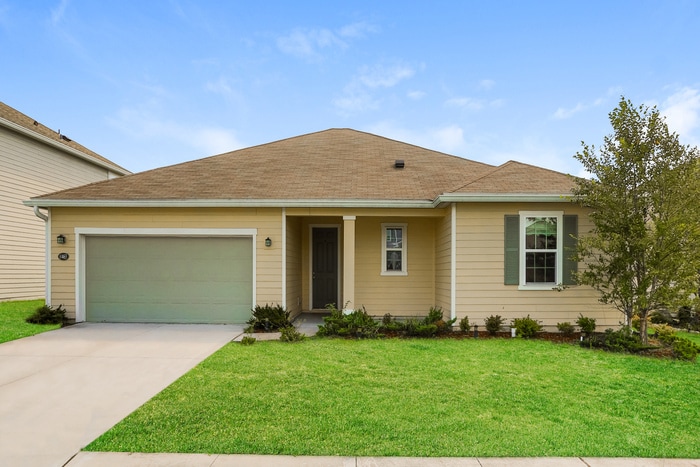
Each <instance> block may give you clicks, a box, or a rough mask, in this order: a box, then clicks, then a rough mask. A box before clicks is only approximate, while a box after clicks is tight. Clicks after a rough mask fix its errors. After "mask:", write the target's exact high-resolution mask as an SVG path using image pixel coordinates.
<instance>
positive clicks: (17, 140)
mask: <svg viewBox="0 0 700 467" xmlns="http://www.w3.org/2000/svg"><path fill="white" fill-rule="evenodd" d="M107 178H108V172H107V170H106V169H103V168H100V167H97V166H94V165H92V164H90V163H89V162H87V161H84V160H81V159H78V158H76V157H74V156H70V155H67V154H65V153H63V152H61V151H59V150H57V149H55V148H52V147H50V146H47V145H44V144H42V143H39V142H36V141H34V140H31V139H29V138H27V137H25V136H23V135H19V134H17V133H14V132H12V131H10V130H7V129H5V128H0V233H2V235H0V271H4V272H5V273H6V274H4V275H0V301H4V300H22V299H32V298H39V297H43V296H44V294H45V291H44V286H45V277H44V274H45V225H44V222H43V221H42V220H41V219H39V218H37V217H36V216H35V215H34V212H33V210H32V208H30V207H27V206H24V205H23V204H22V202H23V201H25V200H28V199H29V198H31V197H34V196H38V195H42V194H46V193H50V192H54V191H59V190H63V189H66V188H72V187H76V186H79V185H84V184H86V183H92V182H96V181H100V180H106V179H107ZM28 271H31V273H29V274H28V273H27V272H28Z"/></svg>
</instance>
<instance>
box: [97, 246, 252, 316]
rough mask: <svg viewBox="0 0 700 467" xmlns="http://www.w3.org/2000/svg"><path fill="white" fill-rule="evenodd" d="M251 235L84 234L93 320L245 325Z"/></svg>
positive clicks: (248, 306)
mask: <svg viewBox="0 0 700 467" xmlns="http://www.w3.org/2000/svg"><path fill="white" fill-rule="evenodd" d="M252 303H253V241H252V238H251V237H123V236H122V237H102V236H93V237H90V236H88V237H86V238H85V307H86V319H87V320H88V321H108V322H121V323H124V322H140V323H244V322H245V321H247V320H248V319H249V318H250V310H251V307H252Z"/></svg>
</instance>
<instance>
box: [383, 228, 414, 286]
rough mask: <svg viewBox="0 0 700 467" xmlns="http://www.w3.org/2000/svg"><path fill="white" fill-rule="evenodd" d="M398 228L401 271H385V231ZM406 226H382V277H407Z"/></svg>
mask: <svg viewBox="0 0 700 467" xmlns="http://www.w3.org/2000/svg"><path fill="white" fill-rule="evenodd" d="M391 228H394V229H395V228H400V229H402V230H403V232H401V243H402V246H401V271H387V269H386V229H391ZM407 232H408V224H406V223H383V224H382V237H381V242H382V272H381V275H382V276H407V275H408V243H407V241H406V240H407V237H408V233H407Z"/></svg>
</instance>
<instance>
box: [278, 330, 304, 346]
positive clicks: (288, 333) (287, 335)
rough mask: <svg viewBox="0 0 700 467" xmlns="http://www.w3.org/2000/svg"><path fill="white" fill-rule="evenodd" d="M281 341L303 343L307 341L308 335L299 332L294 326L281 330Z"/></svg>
mask: <svg viewBox="0 0 700 467" xmlns="http://www.w3.org/2000/svg"><path fill="white" fill-rule="evenodd" d="M280 333H281V335H280V340H281V341H282V342H301V341H303V340H305V339H306V334H303V333H301V332H299V331H298V330H297V328H295V327H294V326H288V327H286V328H282V329H280Z"/></svg>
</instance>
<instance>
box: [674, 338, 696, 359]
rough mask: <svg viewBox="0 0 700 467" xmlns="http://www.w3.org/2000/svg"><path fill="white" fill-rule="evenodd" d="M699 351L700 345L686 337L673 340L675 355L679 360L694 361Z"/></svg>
mask: <svg viewBox="0 0 700 467" xmlns="http://www.w3.org/2000/svg"><path fill="white" fill-rule="evenodd" d="M698 353H700V346H699V345H697V344H696V343H695V342H693V341H691V340H689V339H686V338H685V337H676V339H675V340H674V341H673V356H674V357H676V358H677V359H679V360H688V361H691V362H694V361H695V360H696V359H697V357H698Z"/></svg>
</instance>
